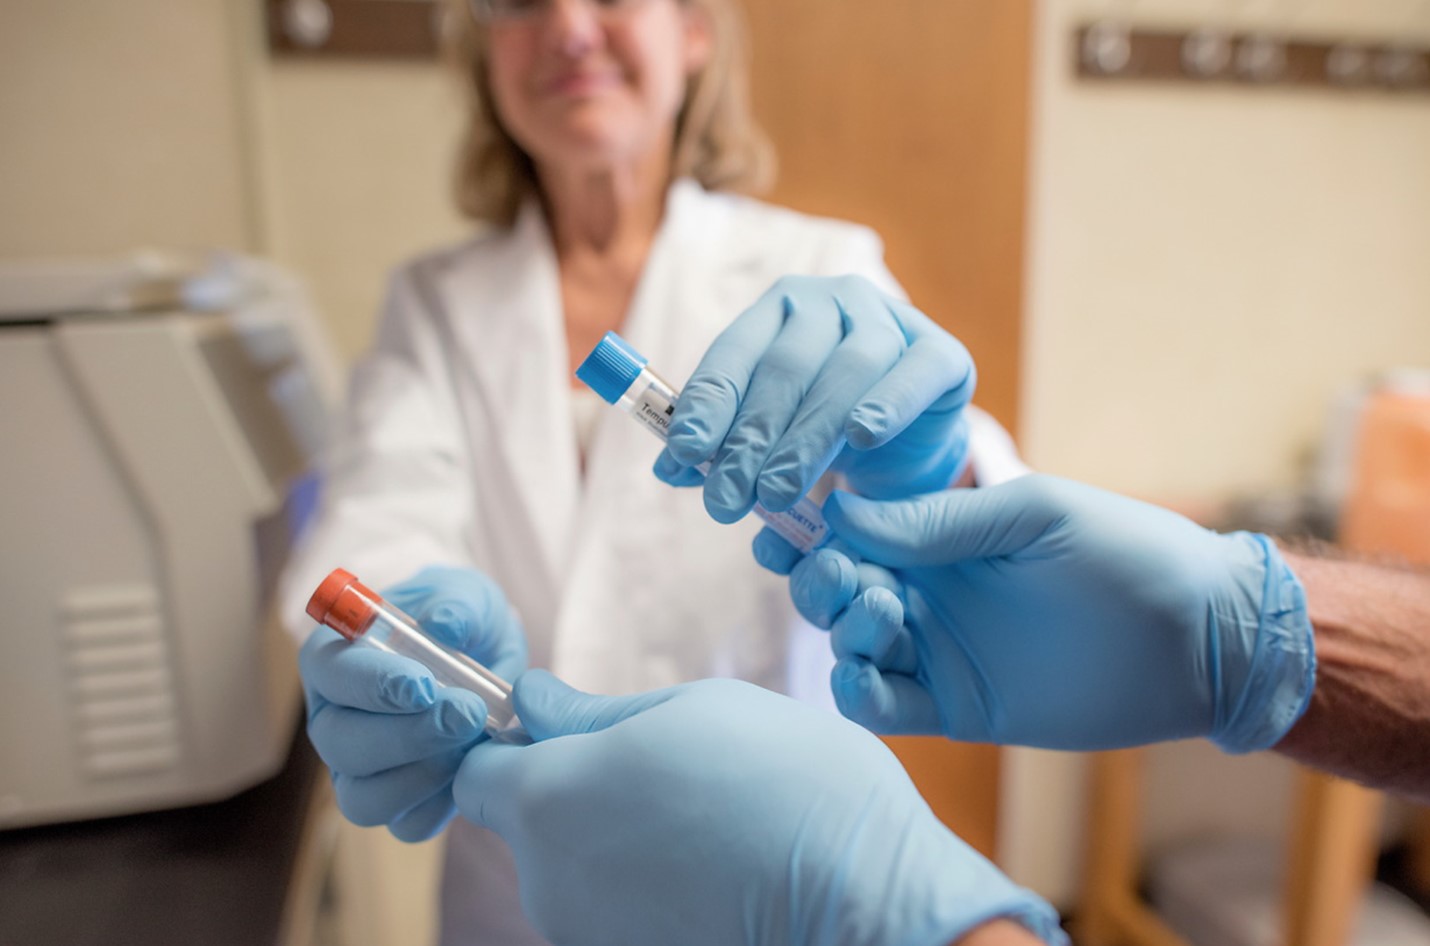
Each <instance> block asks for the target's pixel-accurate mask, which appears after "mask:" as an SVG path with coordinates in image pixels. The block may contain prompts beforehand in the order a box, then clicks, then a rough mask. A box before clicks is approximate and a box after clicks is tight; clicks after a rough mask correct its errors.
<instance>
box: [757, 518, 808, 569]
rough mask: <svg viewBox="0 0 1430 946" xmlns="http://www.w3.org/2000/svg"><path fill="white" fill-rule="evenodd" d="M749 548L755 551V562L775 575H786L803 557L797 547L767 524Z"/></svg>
mask: <svg viewBox="0 0 1430 946" xmlns="http://www.w3.org/2000/svg"><path fill="white" fill-rule="evenodd" d="M751 548H752V549H753V551H754V553H755V562H756V563H757V564H759V566H760V567H761V568H764V569H768V570H769V571H772V572H774V573H775V574H776V575H788V574H789V573H790V572H792V571H793V570H794V567H795V565H797V564H799V560H800V559H801V558H802V557H803V556H802V555H801V554H800V551H799V549H797V548H795V547H794V546H793V545H790V544H789V543H788V542H786V541H785V540H784V539H783V538H781V537H780V534H779V533H778V532H776V531H775V530H773V529H771V528H769V527H768V526H767V527H765V528H763V529H761V530H760V531H759V533H758V534H756V536H755V539H754V542H753V543H751Z"/></svg>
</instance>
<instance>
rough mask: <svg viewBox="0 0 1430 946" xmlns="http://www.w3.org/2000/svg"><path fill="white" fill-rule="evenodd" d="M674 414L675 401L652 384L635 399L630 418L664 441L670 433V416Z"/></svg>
mask: <svg viewBox="0 0 1430 946" xmlns="http://www.w3.org/2000/svg"><path fill="white" fill-rule="evenodd" d="M674 413H675V399H674V398H671V397H667V396H666V395H665V392H663V391H661V390H660V388H659V387H658V386H657V385H654V384H653V385H651V386H650V387H648V388H646V389H645V390H644V391H642V392H641V393H640V396H639V397H637V398H636V403H635V408H634V409H633V410H632V411H631V416H632V417H634V418H635V419H636V420H638V421H640V422H641V424H642V425H643V426H644V427H645V428H646V429H647V430H649V431H650V432H651V433H653V434H655V435H656V436H657V437H659V438H660V439H661V440H665V439H666V437H667V435H668V434H669V433H670V415H671V414H674Z"/></svg>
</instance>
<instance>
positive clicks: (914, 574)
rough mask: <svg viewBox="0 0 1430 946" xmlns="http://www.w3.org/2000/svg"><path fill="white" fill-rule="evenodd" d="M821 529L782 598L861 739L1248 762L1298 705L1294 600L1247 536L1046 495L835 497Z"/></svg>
mask: <svg viewBox="0 0 1430 946" xmlns="http://www.w3.org/2000/svg"><path fill="white" fill-rule="evenodd" d="M825 517H826V521H827V523H828V526H829V528H830V531H831V533H832V535H833V536H834V537H835V539H836V540H837V541H838V543H839V548H840V549H841V550H835V549H834V548H829V547H826V548H825V549H821V550H819V551H818V552H816V553H814V554H813V555H811V556H808V557H806V558H804V559H803V560H802V561H800V562H799V563H798V564H797V565H796V566H795V567H794V569H793V572H792V573H791V576H790V581H791V593H792V595H793V597H794V600H795V603H796V605H797V606H798V607H799V609H800V610H801V612H802V613H803V614H804V615H805V616H806V617H807V618H808V619H809V620H811V621H813V622H814V623H817V624H819V625H821V626H823V627H826V628H832V631H833V646H834V649H835V651H836V653H837V655H838V656H839V662H838V664H837V665H836V666H835V669H834V672H833V681H832V682H833V688H834V694H835V699H836V702H837V703H838V705H839V707H840V709H841V711H842V712H843V713H844V714H845V715H846V716H848V717H850V718H851V719H854V720H856V721H858V722H860V723H863V724H864V725H866V726H868V727H869V728H871V729H873V730H874V731H876V732H881V733H940V734H943V735H945V736H947V737H949V738H952V739H961V740H971V741H978V742H996V743H1012V744H1021V745H1031V746H1041V747H1048V748H1058V749H1105V748H1114V747H1120V746H1132V745H1140V744H1143V743H1150V742H1157V741H1162V740H1168V739H1179V738H1188V737H1197V736H1204V737H1207V738H1210V739H1212V740H1213V741H1214V742H1216V743H1217V745H1219V746H1220V747H1221V748H1222V749H1224V750H1226V751H1229V752H1249V751H1253V750H1258V749H1266V748H1270V747H1271V746H1274V745H1275V744H1276V743H1277V742H1278V741H1280V739H1281V738H1282V737H1283V736H1284V735H1285V734H1286V733H1287V732H1288V731H1289V730H1290V728H1291V727H1292V725H1293V724H1294V723H1295V722H1296V721H1297V719H1298V718H1299V717H1300V715H1301V713H1302V712H1303V711H1304V709H1305V707H1306V705H1307V701H1308V700H1309V698H1310V694H1311V690H1312V686H1313V683H1314V678H1315V656H1314V651H1313V644H1312V631H1311V624H1310V621H1309V619H1308V617H1307V612H1306V604H1305V598H1304V593H1303V591H1302V588H1301V586H1300V583H1299V582H1298V580H1297V579H1296V577H1295V576H1294V575H1293V574H1292V572H1291V570H1290V569H1289V568H1288V567H1287V565H1286V563H1285V561H1284V560H1283V559H1282V557H1281V555H1280V553H1279V552H1278V550H1277V548H1276V546H1275V544H1274V543H1273V542H1272V541H1271V540H1270V539H1268V538H1267V537H1265V536H1261V535H1253V534H1249V533H1236V534H1231V535H1219V534H1217V533H1214V532H1210V531H1208V530H1206V529H1203V528H1201V527H1200V526H1197V525H1195V524H1194V523H1192V522H1190V521H1188V520H1187V519H1184V518H1182V517H1181V516H1178V515H1176V514H1174V513H1172V512H1169V511H1167V510H1163V509H1159V508H1157V507H1154V506H1149V505H1147V504H1145V503H1140V502H1136V501H1134V500H1131V499H1127V498H1124V497H1121V496H1116V495H1114V494H1111V493H1106V492H1103V491H1101V490H1097V489H1094V488H1092V487H1089V486H1084V485H1082V484H1078V483H1073V482H1070V481H1066V480H1060V479H1056V478H1053V477H1047V476H1027V477H1023V478H1021V479H1018V480H1014V481H1012V482H1009V483H1005V484H1002V485H1000V486H995V487H990V488H987V489H972V490H948V491H944V492H942V493H938V494H933V495H929V496H923V497H918V498H915V499H910V500H905V501H899V502H876V501H869V500H866V499H862V498H860V497H857V496H850V495H848V494H842V493H835V494H833V495H832V496H831V497H830V498H829V499H828V501H827V502H826V503H825ZM845 550H847V554H846V551H845Z"/></svg>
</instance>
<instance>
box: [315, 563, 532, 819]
mask: <svg viewBox="0 0 1430 946" xmlns="http://www.w3.org/2000/svg"><path fill="white" fill-rule="evenodd" d="M382 596H383V597H384V598H386V599H387V600H388V602H390V603H391V604H392V605H394V606H395V607H397V608H400V609H401V610H403V611H405V612H407V614H409V615H410V616H412V617H413V618H415V619H416V621H417V623H418V624H420V625H422V628H423V629H424V630H425V631H426V632H427V633H428V634H430V635H431V636H432V637H433V638H434V639H436V640H439V641H441V642H442V643H444V644H447V645H448V646H450V647H455V648H457V649H458V650H461V651H464V652H465V653H467V654H469V655H471V656H472V657H473V658H474V659H476V660H477V661H479V662H481V663H483V664H485V665H486V666H488V667H490V668H491V669H492V670H493V671H494V672H495V673H497V674H498V675H499V676H501V677H503V678H504V679H507V680H510V679H513V678H514V677H515V676H516V675H517V674H519V673H521V672H522V671H523V670H525V669H526V636H525V635H524V634H523V633H522V630H521V623H520V621H519V620H518V619H517V617H516V615H515V614H514V613H513V612H512V610H511V608H510V607H509V606H508V605H507V602H506V598H505V597H504V596H503V595H502V592H501V589H500V588H498V587H497V586H496V583H495V582H493V581H492V580H491V579H490V578H488V577H487V576H485V575H483V574H481V573H480V572H476V571H473V570H471V569H465V568H447V567H432V568H426V569H423V570H422V571H421V572H419V573H418V574H417V575H416V576H414V577H412V578H410V579H408V580H407V581H404V582H402V583H401V584H398V585H395V586H393V587H392V588H389V589H388V590H386V591H384V592H383V593H382ZM298 669H299V672H300V674H301V676H302V678H303V692H304V694H305V695H306V697H307V702H308V738H309V739H311V740H312V742H313V746H314V747H315V748H316V749H317V750H318V755H319V756H321V757H322V759H323V761H324V762H326V763H327V765H328V768H329V769H331V770H332V775H333V787H334V789H335V793H336V795H337V799H338V806H339V807H340V808H341V809H342V812H343V814H344V815H346V816H347V817H348V819H349V820H351V821H353V822H354V823H356V824H360V825H367V826H370V825H380V824H385V825H387V826H388V828H389V829H390V830H391V831H392V833H393V834H394V835H395V836H397V837H398V838H400V839H401V840H403V841H422V840H426V839H427V838H430V837H432V836H433V835H435V834H437V833H438V832H439V831H441V830H442V828H444V827H445V826H446V824H447V822H448V821H450V820H451V819H452V816H453V815H454V814H455V813H456V809H455V808H454V807H453V804H452V778H453V776H455V775H456V773H457V766H458V765H460V764H461V761H462V758H463V757H464V755H465V754H466V751H467V750H468V749H469V748H471V747H472V746H473V745H474V744H476V743H477V742H478V741H479V740H481V739H484V738H485V735H484V733H483V732H482V727H483V726H484V725H485V723H486V718H487V707H486V704H485V703H484V702H483V701H482V698H481V697H479V696H477V695H476V694H475V693H471V692H469V691H467V690H463V689H459V688H456V687H443V686H439V685H437V683H436V681H435V680H433V679H432V674H431V673H429V672H428V671H427V669H426V668H425V667H423V666H422V665H421V664H419V663H417V662H416V661H415V660H411V659H409V658H407V657H400V656H398V655H396V654H388V653H384V652H383V651H380V650H378V649H377V648H375V647H367V646H363V645H361V644H349V643H348V642H347V641H346V640H344V639H343V638H342V637H341V636H340V635H339V634H338V633H337V632H336V631H333V630H329V629H328V628H326V627H319V628H317V629H315V630H314V631H313V633H312V634H310V635H309V636H308V640H307V641H306V642H305V643H304V644H303V649H302V650H301V651H300V652H299V654H298Z"/></svg>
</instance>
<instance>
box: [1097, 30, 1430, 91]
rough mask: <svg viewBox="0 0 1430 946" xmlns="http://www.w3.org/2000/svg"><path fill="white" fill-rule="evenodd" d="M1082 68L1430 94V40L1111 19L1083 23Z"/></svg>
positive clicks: (1134, 75)
mask: <svg viewBox="0 0 1430 946" xmlns="http://www.w3.org/2000/svg"><path fill="white" fill-rule="evenodd" d="M1076 61H1077V74H1078V76H1079V77H1080V78H1082V79H1086V80H1090V81H1097V82H1109V81H1117V80H1137V81H1155V82H1192V83H1205V84H1216V85H1226V84H1233V85H1243V86H1260V87H1271V88H1284V87H1288V86H1293V87H1319V88H1322V89H1341V90H1345V91H1380V92H1389V93H1399V94H1419V95H1426V94H1430V47H1426V46H1425V45H1423V44H1414V43H1409V42H1406V41H1403V40H1399V39H1390V40H1378V41H1377V40H1358V39H1345V40H1330V41H1328V40H1324V39H1305V38H1296V37H1289V36H1285V35H1282V34H1278V33H1272V32H1264V33H1249V32H1243V33H1235V32H1231V31H1229V30H1220V29H1217V28H1215V27H1203V28H1200V29H1195V30H1186V31H1181V32H1177V31H1158V30H1142V29H1136V28H1133V27H1131V26H1129V25H1128V24H1126V23H1119V22H1116V21H1111V20H1105V21H1102V22H1099V23H1092V24H1088V25H1085V26H1082V27H1080V28H1079V29H1078V30H1077V57H1076Z"/></svg>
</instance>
